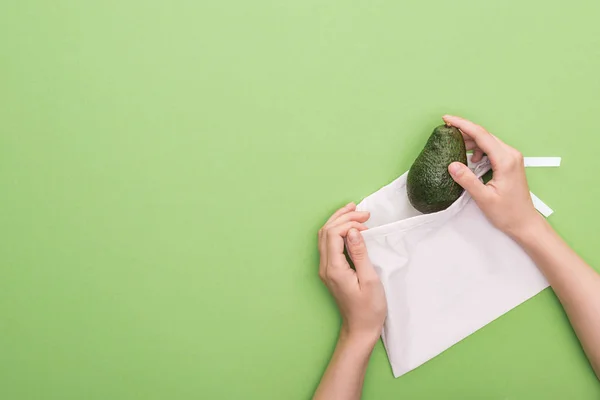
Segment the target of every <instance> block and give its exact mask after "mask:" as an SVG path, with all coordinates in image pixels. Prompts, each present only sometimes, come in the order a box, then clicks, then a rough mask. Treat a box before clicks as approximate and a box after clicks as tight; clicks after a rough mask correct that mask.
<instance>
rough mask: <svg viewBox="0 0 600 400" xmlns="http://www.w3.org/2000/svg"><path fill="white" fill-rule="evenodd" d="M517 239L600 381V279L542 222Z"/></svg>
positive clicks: (516, 236)
mask: <svg viewBox="0 0 600 400" xmlns="http://www.w3.org/2000/svg"><path fill="white" fill-rule="evenodd" d="M515 239H516V240H517V242H518V243H519V244H520V245H521V246H522V247H523V248H524V249H525V251H526V252H527V253H528V254H529V256H530V257H531V258H532V259H533V261H534V262H535V263H536V264H537V266H538V267H539V269H540V270H541V271H542V272H543V273H544V275H545V276H546V279H548V282H550V285H551V286H552V289H554V293H556V295H557V296H558V298H559V299H560V302H561V303H562V305H563V307H564V308H565V311H566V312H567V316H568V317H569V320H570V321H571V325H573V329H574V330H575V333H576V334H577V337H578V338H579V341H580V342H581V346H582V347H583V350H584V351H585V354H586V355H587V357H588V359H589V360H590V363H591V364H592V368H593V369H594V372H595V373H596V376H597V377H598V378H599V379H600V275H598V274H597V273H596V271H594V270H593V269H592V268H591V267H590V266H589V265H587V264H586V263H585V262H584V261H583V260H582V259H581V258H580V257H579V256H578V255H577V254H576V253H575V252H574V251H573V250H572V249H571V248H570V247H569V246H568V245H567V244H566V243H565V242H564V241H563V240H562V239H561V238H560V236H558V235H557V234H556V232H554V230H553V229H552V228H551V227H550V225H549V224H548V223H547V222H546V221H544V220H541V218H540V222H539V223H538V224H536V225H534V226H532V227H531V229H529V230H525V231H523V232H521V233H519V234H517V235H515Z"/></svg>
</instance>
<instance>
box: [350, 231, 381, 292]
mask: <svg viewBox="0 0 600 400" xmlns="http://www.w3.org/2000/svg"><path fill="white" fill-rule="evenodd" d="M346 245H347V247H348V254H349V255H350V258H351V259H352V262H353V263H354V267H355V268H356V275H357V276H358V282H359V283H361V282H368V281H370V280H373V279H379V278H378V276H377V273H376V272H375V269H374V268H373V264H371V260H369V255H368V254H367V246H366V245H365V241H364V240H363V237H362V235H361V234H360V232H359V231H358V230H356V229H354V228H352V229H350V230H349V231H348V236H347V241H346Z"/></svg>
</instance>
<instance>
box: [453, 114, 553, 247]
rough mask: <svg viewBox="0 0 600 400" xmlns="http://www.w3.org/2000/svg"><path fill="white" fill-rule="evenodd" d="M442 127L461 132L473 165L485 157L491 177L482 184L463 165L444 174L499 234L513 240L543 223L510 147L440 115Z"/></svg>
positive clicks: (481, 130) (517, 154) (519, 159)
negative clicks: (459, 187)
mask: <svg viewBox="0 0 600 400" xmlns="http://www.w3.org/2000/svg"><path fill="white" fill-rule="evenodd" d="M443 119H444V122H446V124H448V125H451V126H454V127H456V128H458V129H460V130H461V132H462V134H463V137H464V139H465V144H466V145H467V150H473V158H472V161H473V162H478V161H480V160H481V158H482V157H483V154H484V153H485V154H487V156H488V157H489V159H490V161H491V163H492V170H493V171H494V176H493V178H492V180H491V181H489V182H488V183H487V185H484V184H483V183H482V182H481V181H480V180H479V179H477V177H476V176H475V174H473V172H471V170H470V169H469V168H467V167H466V166H465V165H464V164H461V163H458V162H455V163H452V164H450V166H449V167H448V171H449V172H450V175H451V176H452V178H453V179H454V180H455V181H456V182H457V183H458V184H459V185H461V186H462V187H463V188H464V189H465V190H466V191H467V192H469V194H470V195H471V197H473V199H474V200H475V202H476V203H477V205H478V206H479V208H480V209H481V210H482V211H483V213H484V214H485V215H486V217H487V218H488V219H489V220H490V221H491V222H492V223H493V224H494V225H495V226H496V227H497V228H498V229H500V230H501V231H503V232H504V233H506V234H508V235H509V236H512V237H513V238H516V237H518V236H520V235H522V234H525V233H526V232H527V231H528V229H531V227H534V226H535V227H537V226H538V225H540V223H541V222H542V221H543V220H542V218H541V216H540V215H539V214H538V213H537V211H536V210H535V208H534V207H533V202H532V201H531V195H530V194H529V186H528V185H527V178H526V176H525V165H524V163H523V156H522V155H521V153H520V152H519V151H517V150H515V149H514V148H512V147H510V146H508V145H507V144H505V143H504V142H502V141H501V140H500V139H498V138H497V137H495V136H494V135H492V134H491V133H489V132H487V131H486V130H485V129H484V128H482V127H481V126H479V125H476V124H474V123H473V122H471V121H467V120H466V119H463V118H459V117H453V116H450V115H446V116H444V118H443Z"/></svg>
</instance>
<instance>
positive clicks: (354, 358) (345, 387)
mask: <svg viewBox="0 0 600 400" xmlns="http://www.w3.org/2000/svg"><path fill="white" fill-rule="evenodd" d="M376 341H377V339H375V340H370V339H363V340H361V339H360V338H350V337H348V336H347V334H344V333H340V338H339V340H338V343H337V346H336V348H335V352H334V353H333V356H332V357H331V361H329V365H328V366H327V370H326V371H325V374H323V378H322V379H321V383H320V384H319V387H318V388H317V391H316V393H315V396H314V399H315V400H319V399H326V400H330V399H332V400H333V399H340V400H342V399H344V400H345V399H349V400H354V399H360V396H361V393H362V387H363V382H364V380H365V373H366V372H367V364H368V363H369V358H370V357H371V352H372V351H373V347H374V346H375V343H376Z"/></svg>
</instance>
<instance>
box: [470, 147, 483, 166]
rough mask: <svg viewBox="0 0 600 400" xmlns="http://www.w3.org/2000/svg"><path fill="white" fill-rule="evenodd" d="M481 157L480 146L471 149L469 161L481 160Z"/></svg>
mask: <svg viewBox="0 0 600 400" xmlns="http://www.w3.org/2000/svg"><path fill="white" fill-rule="evenodd" d="M482 158H483V150H481V149H480V148H476V149H473V157H471V161H472V162H474V163H476V162H479V161H481V159H482Z"/></svg>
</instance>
